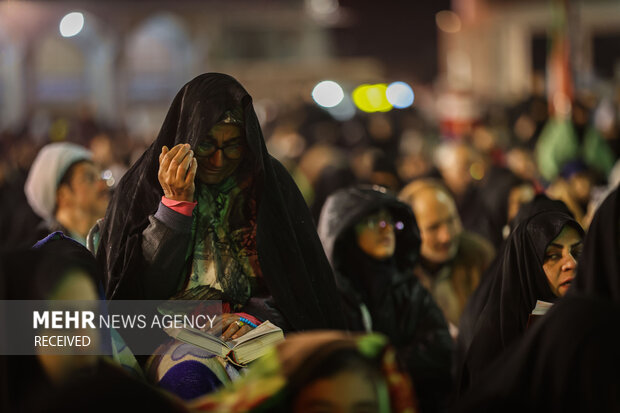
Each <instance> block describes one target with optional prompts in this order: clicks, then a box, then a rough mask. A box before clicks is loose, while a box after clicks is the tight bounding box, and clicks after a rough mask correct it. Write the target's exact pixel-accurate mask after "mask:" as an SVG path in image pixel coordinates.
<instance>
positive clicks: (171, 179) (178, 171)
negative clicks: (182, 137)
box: [157, 143, 198, 202]
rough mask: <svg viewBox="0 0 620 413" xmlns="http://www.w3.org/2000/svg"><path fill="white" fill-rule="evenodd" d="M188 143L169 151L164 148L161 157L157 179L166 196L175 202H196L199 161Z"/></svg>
mask: <svg viewBox="0 0 620 413" xmlns="http://www.w3.org/2000/svg"><path fill="white" fill-rule="evenodd" d="M190 148H191V147H190V145H189V144H187V143H180V144H178V145H176V146H175V147H173V148H172V149H170V150H169V149H168V147H167V146H164V147H163V148H162V149H161V154H160V155H159V171H158V172H157V178H158V179H159V184H160V185H161V188H162V189H163V190H164V196H165V197H166V198H168V199H172V200H174V201H188V202H192V201H194V191H195V190H196V186H195V184H194V178H195V177H196V168H198V161H197V160H196V158H194V151H192V150H191V149H190Z"/></svg>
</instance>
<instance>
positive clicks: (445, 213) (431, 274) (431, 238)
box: [399, 179, 494, 332]
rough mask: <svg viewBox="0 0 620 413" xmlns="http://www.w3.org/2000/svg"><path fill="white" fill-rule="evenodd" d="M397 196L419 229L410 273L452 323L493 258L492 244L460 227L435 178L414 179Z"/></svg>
mask: <svg viewBox="0 0 620 413" xmlns="http://www.w3.org/2000/svg"><path fill="white" fill-rule="evenodd" d="M399 197H400V199H401V200H402V201H404V202H406V203H408V204H409V205H410V206H411V208H412V209H413V212H414V214H415V217H416V219H417V221H418V226H419V228H420V235H421V238H422V247H421V249H420V255H421V257H420V258H421V259H420V261H419V263H418V265H417V266H416V268H415V269H414V272H415V274H416V276H417V277H418V279H419V280H420V282H421V283H422V284H423V285H424V286H425V287H426V288H427V289H428V290H429V291H430V292H431V294H432V296H433V298H434V299H435V301H436V302H437V305H438V306H439V308H441V310H442V311H443V314H444V317H445V318H446V320H447V321H448V322H449V323H450V324H451V326H452V327H457V326H458V322H459V318H460V316H461V313H462V312H463V309H464V307H465V303H466V302H467V299H468V298H469V296H470V295H471V294H472V293H473V292H474V290H475V289H476V287H477V286H478V283H479V282H480V277H481V276H482V273H483V272H484V270H486V268H487V267H488V266H489V264H490V263H491V260H492V259H493V256H494V250H493V247H492V246H491V244H490V243H489V242H488V241H486V240H484V239H483V238H482V237H480V236H478V235H476V234H473V233H469V232H467V231H464V230H463V228H462V225H461V220H460V218H459V215H458V212H457V209H456V205H455V203H454V199H453V198H452V195H451V194H450V192H449V191H448V190H447V189H446V188H445V187H444V186H443V185H442V184H441V182H440V181H436V180H433V179H420V180H416V181H414V182H412V183H410V184H409V185H407V186H406V187H405V188H404V189H403V190H402V191H401V193H400V196H399ZM455 331H456V330H454V331H453V332H455Z"/></svg>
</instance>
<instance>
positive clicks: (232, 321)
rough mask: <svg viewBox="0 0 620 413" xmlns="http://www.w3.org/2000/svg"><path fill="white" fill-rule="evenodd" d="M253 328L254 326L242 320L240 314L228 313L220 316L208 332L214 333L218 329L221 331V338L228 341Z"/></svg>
mask: <svg viewBox="0 0 620 413" xmlns="http://www.w3.org/2000/svg"><path fill="white" fill-rule="evenodd" d="M251 330H252V326H250V325H249V324H247V323H244V322H243V321H241V320H240V317H239V316H238V315H236V314H230V313H226V314H222V315H221V316H220V317H218V319H217V320H216V321H215V323H213V328H212V329H210V330H209V331H208V332H209V333H211V334H214V333H216V332H217V331H221V332H222V336H221V337H220V338H221V339H222V340H224V341H228V340H234V339H236V338H239V337H241V336H243V335H244V334H246V333H248V332H249V331H251Z"/></svg>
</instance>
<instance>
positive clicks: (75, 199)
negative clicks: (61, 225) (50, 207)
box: [58, 161, 110, 217]
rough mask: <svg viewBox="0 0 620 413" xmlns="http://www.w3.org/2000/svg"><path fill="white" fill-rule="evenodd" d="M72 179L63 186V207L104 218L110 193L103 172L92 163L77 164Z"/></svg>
mask: <svg viewBox="0 0 620 413" xmlns="http://www.w3.org/2000/svg"><path fill="white" fill-rule="evenodd" d="M71 169H72V172H71V177H70V179H69V181H68V182H67V183H66V184H63V185H61V186H60V187H59V188H58V190H59V197H60V198H61V199H62V201H60V199H59V202H62V204H63V205H66V206H69V207H71V208H76V209H79V210H80V211H84V212H86V213H88V214H89V215H92V216H95V217H103V216H104V215H105V211H106V209H107V207H108V202H109V201H110V192H109V191H108V187H107V186H106V183H105V181H104V180H103V179H102V178H101V172H100V171H99V169H98V168H97V167H96V166H95V165H94V164H93V163H92V162H90V161H83V162H79V163H77V164H75V165H74V166H73V167H72V168H71Z"/></svg>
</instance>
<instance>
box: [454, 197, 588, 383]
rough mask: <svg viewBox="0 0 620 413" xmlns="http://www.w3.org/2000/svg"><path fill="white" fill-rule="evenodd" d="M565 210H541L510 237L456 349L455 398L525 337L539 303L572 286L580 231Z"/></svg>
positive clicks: (579, 245) (518, 227) (551, 300)
mask: <svg viewBox="0 0 620 413" xmlns="http://www.w3.org/2000/svg"><path fill="white" fill-rule="evenodd" d="M564 211H565V208H554V209H547V207H544V208H543V209H542V210H540V211H538V212H536V213H534V214H532V215H530V216H529V217H527V218H525V219H523V220H522V221H521V222H520V224H519V225H518V226H517V227H516V228H515V229H514V231H513V232H512V233H511V234H510V236H509V237H508V239H507V240H506V243H505V245H504V249H503V251H502V256H501V259H500V260H499V261H497V262H496V263H494V265H493V266H492V267H491V268H492V270H493V271H494V272H489V273H488V274H487V275H486V277H487V280H486V281H485V286H484V288H485V294H484V298H485V299H484V300H483V301H477V302H476V304H478V307H479V308H478V309H477V314H478V315H477V317H476V318H475V319H471V320H470V321H471V322H470V323H468V325H469V327H470V331H469V332H468V333H467V336H468V339H467V342H466V343H463V342H461V343H459V344H460V345H459V350H460V352H462V354H461V356H462V360H459V365H457V377H456V379H457V393H461V392H463V391H465V390H466V389H468V388H469V387H472V386H474V385H475V383H476V381H477V380H478V378H479V376H480V374H481V373H482V372H483V371H484V370H485V369H486V368H487V367H488V366H489V365H490V364H491V363H492V362H493V360H495V359H496V358H497V357H498V356H499V355H500V354H501V352H502V351H503V350H504V349H505V348H506V347H508V346H509V345H510V344H512V343H513V342H515V341H517V340H518V339H519V338H520V337H521V336H522V335H523V333H524V332H525V330H526V327H527V324H528V319H529V315H530V314H531V312H532V310H533V309H534V307H535V306H536V302H537V301H538V300H540V301H545V302H551V303H553V302H555V301H556V300H557V299H558V298H560V297H562V296H564V294H566V291H567V290H568V288H569V287H570V285H571V283H572V282H573V280H574V278H575V274H576V270H577V260H578V258H579V254H580V253H581V249H582V242H581V240H582V237H583V230H582V228H581V226H579V224H578V223H577V221H575V220H574V219H573V218H572V217H571V216H570V215H569V214H568V213H567V212H564Z"/></svg>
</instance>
